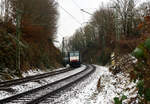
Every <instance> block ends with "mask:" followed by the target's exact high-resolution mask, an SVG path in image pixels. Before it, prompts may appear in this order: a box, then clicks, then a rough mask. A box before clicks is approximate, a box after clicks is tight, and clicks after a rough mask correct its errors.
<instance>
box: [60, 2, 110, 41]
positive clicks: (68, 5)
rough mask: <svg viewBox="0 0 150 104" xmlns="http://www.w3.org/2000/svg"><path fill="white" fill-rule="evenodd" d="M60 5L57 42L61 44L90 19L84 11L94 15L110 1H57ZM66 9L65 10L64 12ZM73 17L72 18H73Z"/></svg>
mask: <svg viewBox="0 0 150 104" xmlns="http://www.w3.org/2000/svg"><path fill="white" fill-rule="evenodd" d="M57 1H58V3H59V9H58V11H59V14H60V16H59V21H58V32H57V40H58V41H59V42H60V43H61V41H62V38H63V37H69V36H71V35H73V33H74V32H75V30H76V29H78V28H79V27H81V24H82V25H84V24H85V22H88V20H89V19H90V16H91V15H89V14H86V13H84V12H82V11H81V10H80V9H84V10H86V11H88V12H89V13H91V14H92V13H93V12H94V11H95V10H96V9H98V8H99V5H101V3H102V2H103V3H104V4H106V3H107V2H108V1H109V0H57ZM64 9H65V10H64ZM71 15H72V16H73V17H72V16H71Z"/></svg>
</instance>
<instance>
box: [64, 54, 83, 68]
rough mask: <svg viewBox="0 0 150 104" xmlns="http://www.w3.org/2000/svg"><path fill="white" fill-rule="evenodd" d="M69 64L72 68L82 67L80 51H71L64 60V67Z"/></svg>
mask: <svg viewBox="0 0 150 104" xmlns="http://www.w3.org/2000/svg"><path fill="white" fill-rule="evenodd" d="M67 64H69V65H70V66H71V67H80V66H81V55H80V52H79V51H70V52H68V53H67V55H65V57H64V58H63V65H64V66H66V65H67Z"/></svg>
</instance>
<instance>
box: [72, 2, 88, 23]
mask: <svg viewBox="0 0 150 104" xmlns="http://www.w3.org/2000/svg"><path fill="white" fill-rule="evenodd" d="M72 2H73V4H75V6H76V7H77V8H79V10H80V12H81V10H82V8H81V7H80V6H79V5H78V4H77V3H76V2H75V1H74V0H72ZM81 14H82V19H83V21H84V20H85V19H84V14H83V12H81ZM81 26H82V25H81Z"/></svg>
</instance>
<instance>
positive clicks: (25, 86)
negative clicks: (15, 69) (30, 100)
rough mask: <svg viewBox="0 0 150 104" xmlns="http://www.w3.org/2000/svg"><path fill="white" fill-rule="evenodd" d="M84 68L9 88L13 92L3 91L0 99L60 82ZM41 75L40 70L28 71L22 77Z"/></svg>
mask: <svg viewBox="0 0 150 104" xmlns="http://www.w3.org/2000/svg"><path fill="white" fill-rule="evenodd" d="M85 67H86V66H85V65H82V66H81V67H80V68H77V69H74V70H71V71H69V72H65V73H62V74H58V75H54V76H51V77H47V78H43V79H42V80H37V81H32V82H27V83H24V84H20V85H16V86H12V87H11V88H12V89H14V90H15V92H13V93H8V92H5V91H0V99H4V98H6V97H9V96H12V95H15V94H18V93H22V92H25V91H28V90H31V89H34V88H37V87H40V86H42V85H46V84H48V83H51V82H55V81H57V80H60V79H62V78H65V77H68V76H70V75H73V74H75V73H78V72H80V71H82V70H84V69H85ZM58 70H62V68H60V69H58ZM42 73H44V72H42V71H40V70H36V71H29V72H28V74H24V76H31V75H35V74H42Z"/></svg>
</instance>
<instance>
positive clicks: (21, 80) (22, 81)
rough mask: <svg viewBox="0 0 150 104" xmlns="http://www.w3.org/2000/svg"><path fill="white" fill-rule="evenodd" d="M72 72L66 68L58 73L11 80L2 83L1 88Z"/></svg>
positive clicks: (0, 83)
mask: <svg viewBox="0 0 150 104" xmlns="http://www.w3.org/2000/svg"><path fill="white" fill-rule="evenodd" d="M70 70H72V68H66V69H61V70H58V71H52V72H49V73H45V74H40V75H34V76H28V77H25V78H21V79H15V80H10V81H5V82H0V88H5V87H10V86H13V85H19V84H22V83H26V82H29V81H35V80H39V79H42V78H47V77H50V76H54V75H57V74H61V73H65V72H67V71H70Z"/></svg>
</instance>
